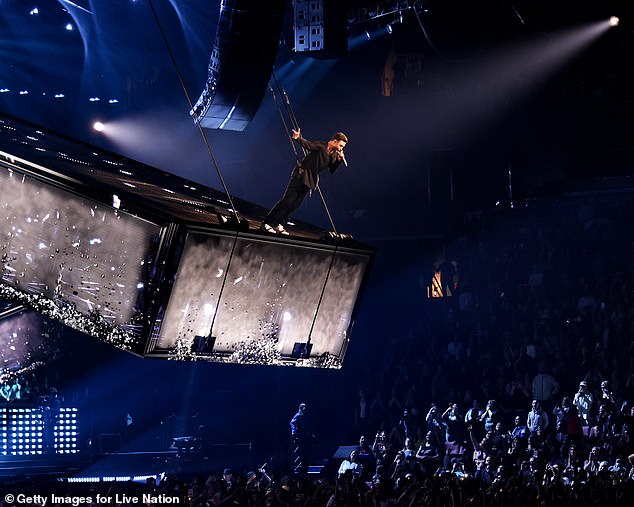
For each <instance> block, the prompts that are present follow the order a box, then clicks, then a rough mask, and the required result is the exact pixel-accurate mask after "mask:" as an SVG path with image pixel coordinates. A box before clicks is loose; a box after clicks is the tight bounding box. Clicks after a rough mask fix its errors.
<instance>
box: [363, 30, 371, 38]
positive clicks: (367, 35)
mask: <svg viewBox="0 0 634 507" xmlns="http://www.w3.org/2000/svg"><path fill="white" fill-rule="evenodd" d="M364 35H365V38H366V39H368V40H370V32H368V31H367V30H366V31H365V33H364Z"/></svg>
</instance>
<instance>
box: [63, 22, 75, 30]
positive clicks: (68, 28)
mask: <svg viewBox="0 0 634 507" xmlns="http://www.w3.org/2000/svg"><path fill="white" fill-rule="evenodd" d="M64 28H66V30H68V31H69V32H72V31H73V25H72V24H71V23H66V26H65V27H64Z"/></svg>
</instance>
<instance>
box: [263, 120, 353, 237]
mask: <svg viewBox="0 0 634 507" xmlns="http://www.w3.org/2000/svg"><path fill="white" fill-rule="evenodd" d="M293 139H294V140H295V141H297V142H298V143H299V144H300V145H301V146H302V147H303V148H306V149H307V150H308V155H306V156H305V157H304V159H303V160H302V161H301V162H298V163H297V164H296V165H295V168H294V169H293V172H292V174H291V180H290V181H289V182H288V186H287V187H286V191H285V192H284V196H283V197H282V198H281V199H280V200H279V201H278V202H277V204H276V205H275V206H273V208H272V209H271V211H269V214H268V215H267V216H266V218H265V219H264V221H263V222H262V229H263V230H265V231H267V232H272V233H276V232H279V233H280V234H288V232H287V231H286V229H284V225H283V224H284V222H286V221H287V220H288V217H289V216H290V214H291V213H293V212H294V211H295V210H296V209H297V208H299V206H300V205H301V204H302V202H303V201H304V198H305V197H306V194H307V193H308V192H311V191H313V190H315V189H316V188H317V183H318V182H319V173H320V172H322V171H323V170H325V169H330V172H331V174H334V173H335V171H336V170H337V168H338V167H339V164H341V162H343V163H344V164H345V163H346V159H345V156H344V154H343V148H344V147H345V146H346V143H347V142H348V138H347V137H346V135H345V134H343V133H342V132H337V133H335V134H333V136H332V139H330V141H328V142H327V143H325V142H323V141H307V140H306V139H304V138H303V137H301V131H300V129H297V130H293Z"/></svg>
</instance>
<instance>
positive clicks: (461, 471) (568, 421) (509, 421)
mask: <svg viewBox="0 0 634 507" xmlns="http://www.w3.org/2000/svg"><path fill="white" fill-rule="evenodd" d="M632 208H634V205H633V204H631V203H629V202H628V196H627V195H621V196H618V195H617V196H614V195H611V196H605V197H595V198H592V199H584V200H581V201H561V202H553V201H551V202H549V203H542V204H540V205H538V206H529V207H527V208H516V209H513V210H499V211H494V212H487V213H483V214H482V215H481V216H479V217H477V218H478V220H476V221H474V222H473V223H472V229H471V232H470V233H468V234H463V235H461V236H460V237H459V238H458V239H457V240H455V241H453V242H450V243H449V244H448V245H447V256H446V258H445V259H443V260H442V262H444V263H446V262H448V261H451V263H452V264H453V266H454V267H455V274H454V275H453V278H452V279H451V280H450V281H449V283H450V285H451V288H452V289H453V290H452V296H451V297H450V298H441V299H438V300H434V301H432V300H430V301H428V303H427V304H426V305H425V308H424V312H423V313H424V316H423V317H424V318H423V319H422V320H420V321H418V322H416V323H415V324H413V327H412V329H411V330H410V331H409V332H408V333H405V334H404V335H403V336H395V337H393V339H392V340H391V342H390V344H389V346H387V348H384V349H383V350H382V353H381V354H375V355H373V356H372V357H369V358H368V359H367V361H366V362H365V368H366V369H365V371H362V372H361V373H359V372H357V373H356V374H355V375H356V377H357V378H358V379H360V381H359V383H358V385H357V386H355V387H356V388H355V390H354V392H350V393H349V396H348V397H349V402H350V406H351V407H354V424H350V426H351V429H350V431H347V430H346V429H345V428H342V431H343V432H345V433H346V434H345V435H342V438H345V437H350V436H351V435H354V437H355V439H359V444H358V446H356V448H355V449H354V452H353V453H351V456H350V457H349V458H348V459H347V460H345V461H344V462H343V463H342V464H341V467H340V468H339V469H337V467H335V468H334V469H332V470H331V473H330V474H328V473H326V474H322V475H321V476H318V477H316V478H313V479H308V478H306V477H295V476H293V475H292V474H289V475H284V474H283V472H282V471H280V472H279V473H277V474H274V473H270V476H269V475H267V474H266V473H264V471H262V470H258V471H257V472H251V473H249V474H246V475H242V474H240V475H238V476H237V477H236V478H235V480H234V481H232V485H231V486H230V487H227V485H226V484H223V481H225V482H226V477H224V475H223V477H222V478H220V477H218V478H216V477H215V476H208V477H204V476H198V477H194V478H189V479H185V478H178V477H171V476H170V477H168V478H166V479H165V480H163V481H161V482H160V484H159V485H152V487H155V488H158V489H157V491H161V492H163V493H166V494H170V495H171V494H180V495H182V497H183V502H185V503H186V504H188V505H195V506H206V505H209V506H210V505H229V504H231V505H249V506H253V505H267V506H277V505H280V506H286V505H305V506H309V505H315V506H317V505H328V506H335V505H372V506H375V505H408V506H410V505H411V506H414V505H430V506H431V505H433V506H444V505H451V506H453V507H455V506H458V505H509V504H516V505H518V506H524V505H531V506H532V505H558V506H559V505H562V506H565V505H600V506H603V505H634V492H633V491H632V490H633V489H634V440H633V437H634V405H633V404H632V402H633V401H634V396H633V395H632V393H633V390H632V389H633V387H634V223H633V222H632V221H631V220H628V218H629V216H631V215H632V213H631V212H632V211H634V209H632ZM316 417H317V416H316ZM314 424H315V425H318V424H319V422H318V421H314ZM352 427H353V428H352ZM360 437H361V438H360ZM337 466H339V463H337ZM337 470H338V472H337ZM144 487H147V485H146V486H144ZM174 492H176V493H174Z"/></svg>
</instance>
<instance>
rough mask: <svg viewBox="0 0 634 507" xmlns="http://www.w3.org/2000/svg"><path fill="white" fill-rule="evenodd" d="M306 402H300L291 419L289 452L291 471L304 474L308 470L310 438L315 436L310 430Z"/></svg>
mask: <svg viewBox="0 0 634 507" xmlns="http://www.w3.org/2000/svg"><path fill="white" fill-rule="evenodd" d="M307 411H308V408H307V407H306V403H300V404H299V409H298V410H297V413H296V414H295V415H294V416H293V418H292V419H291V454H292V459H293V473H294V474H295V475H298V476H299V475H304V474H305V473H306V472H307V471H308V454H309V452H308V451H309V449H310V444H311V440H312V439H313V438H315V435H313V434H312V432H311V430H310V425H309V422H308V415H307Z"/></svg>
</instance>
